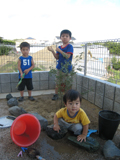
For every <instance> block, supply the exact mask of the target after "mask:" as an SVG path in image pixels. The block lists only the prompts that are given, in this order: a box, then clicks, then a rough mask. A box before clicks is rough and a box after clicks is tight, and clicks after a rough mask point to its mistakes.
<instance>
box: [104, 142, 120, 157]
mask: <svg viewBox="0 0 120 160" xmlns="http://www.w3.org/2000/svg"><path fill="white" fill-rule="evenodd" d="M103 154H104V156H105V159H107V160H109V159H114V160H117V159H120V150H119V149H118V148H117V147H116V146H115V144H114V142H113V141H111V140H108V141H106V142H105V144H104V146H103Z"/></svg>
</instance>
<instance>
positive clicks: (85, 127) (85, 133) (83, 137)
mask: <svg viewBox="0 0 120 160" xmlns="http://www.w3.org/2000/svg"><path fill="white" fill-rule="evenodd" d="M88 127H89V124H87V125H84V126H83V132H82V134H80V135H78V136H77V141H80V142H82V141H83V140H84V141H85V142H86V136H87V133H88Z"/></svg>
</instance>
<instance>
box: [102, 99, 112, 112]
mask: <svg viewBox="0 0 120 160" xmlns="http://www.w3.org/2000/svg"><path fill="white" fill-rule="evenodd" d="M103 109H104V110H111V111H112V109H113V100H111V99H109V98H106V97H104V104H103Z"/></svg>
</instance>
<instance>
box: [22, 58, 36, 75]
mask: <svg viewBox="0 0 120 160" xmlns="http://www.w3.org/2000/svg"><path fill="white" fill-rule="evenodd" d="M31 64H32V65H31V67H30V68H28V69H25V70H24V73H25V74H28V72H29V71H30V70H32V69H33V68H34V67H35V64H34V61H33V58H32V61H31Z"/></svg>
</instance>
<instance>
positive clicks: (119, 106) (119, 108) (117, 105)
mask: <svg viewBox="0 0 120 160" xmlns="http://www.w3.org/2000/svg"><path fill="white" fill-rule="evenodd" d="M113 111H114V112H117V113H119V114H120V103H117V102H115V103H114V110H113Z"/></svg>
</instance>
